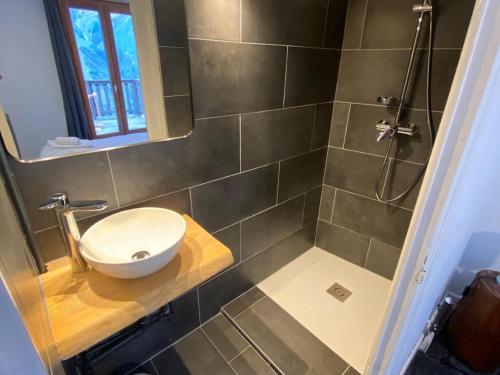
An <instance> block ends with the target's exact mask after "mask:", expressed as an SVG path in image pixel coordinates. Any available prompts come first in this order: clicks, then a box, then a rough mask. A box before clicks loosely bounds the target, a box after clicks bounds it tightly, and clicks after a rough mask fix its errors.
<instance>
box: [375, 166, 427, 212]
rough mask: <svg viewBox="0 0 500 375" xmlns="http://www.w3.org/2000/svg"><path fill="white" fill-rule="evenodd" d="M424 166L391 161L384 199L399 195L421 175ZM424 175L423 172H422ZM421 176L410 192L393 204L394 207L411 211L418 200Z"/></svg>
mask: <svg viewBox="0 0 500 375" xmlns="http://www.w3.org/2000/svg"><path fill="white" fill-rule="evenodd" d="M423 168H424V166H423V165H420V164H413V163H406V162H403V161H397V160H391V163H390V164H389V172H388V175H387V178H386V181H385V186H384V198H385V199H391V198H393V197H396V196H398V195H399V194H401V193H402V192H403V191H404V190H405V189H407V188H408V187H409V186H410V184H411V183H412V182H413V181H414V180H415V178H416V177H417V176H419V175H420V174H421V173H422V170H423ZM423 173H425V171H424V172H423ZM422 180H423V174H422V175H421V177H420V179H419V180H418V182H417V184H416V185H415V186H414V187H413V188H412V189H411V190H410V192H409V194H408V195H406V196H404V197H403V198H401V199H398V200H397V201H395V202H393V203H394V204H395V205H398V206H401V207H405V208H408V209H410V210H412V209H413V208H414V207H415V203H416V201H417V198H418V193H419V191H420V186H421V184H422Z"/></svg>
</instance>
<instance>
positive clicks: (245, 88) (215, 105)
mask: <svg viewBox="0 0 500 375" xmlns="http://www.w3.org/2000/svg"><path fill="white" fill-rule="evenodd" d="M190 54H191V55H190V58H191V75H192V85H193V101H194V113H195V117H196V118H201V117H210V116H220V115H228V114H235V113H244V112H253V111H259V110H265V109H274V108H281V106H282V101H283V85H284V77H285V60H286V48H285V47H278V46H268V45H256V44H240V43H228V42H214V41H204V40H191V41H190Z"/></svg>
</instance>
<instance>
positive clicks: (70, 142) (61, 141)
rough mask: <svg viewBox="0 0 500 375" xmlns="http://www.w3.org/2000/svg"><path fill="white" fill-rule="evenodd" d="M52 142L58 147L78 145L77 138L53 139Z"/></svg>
mask: <svg viewBox="0 0 500 375" xmlns="http://www.w3.org/2000/svg"><path fill="white" fill-rule="evenodd" d="M54 141H56V143H58V144H60V145H78V144H79V143H80V138H78V137H55V138H54Z"/></svg>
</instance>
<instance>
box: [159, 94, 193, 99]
mask: <svg viewBox="0 0 500 375" xmlns="http://www.w3.org/2000/svg"><path fill="white" fill-rule="evenodd" d="M185 96H191V94H176V95H163V97H164V98H167V99H168V98H178V97H185Z"/></svg>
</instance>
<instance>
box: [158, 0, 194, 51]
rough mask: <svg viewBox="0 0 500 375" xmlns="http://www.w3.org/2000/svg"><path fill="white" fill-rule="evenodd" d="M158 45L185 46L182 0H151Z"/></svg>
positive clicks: (185, 35) (184, 19) (184, 20)
mask: <svg viewBox="0 0 500 375" xmlns="http://www.w3.org/2000/svg"><path fill="white" fill-rule="evenodd" d="M153 6H154V12H155V22H156V31H157V36H158V44H159V45H160V46H177V47H186V46H187V33H186V29H187V28H186V11H185V9H184V0H169V1H164V0H153Z"/></svg>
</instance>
